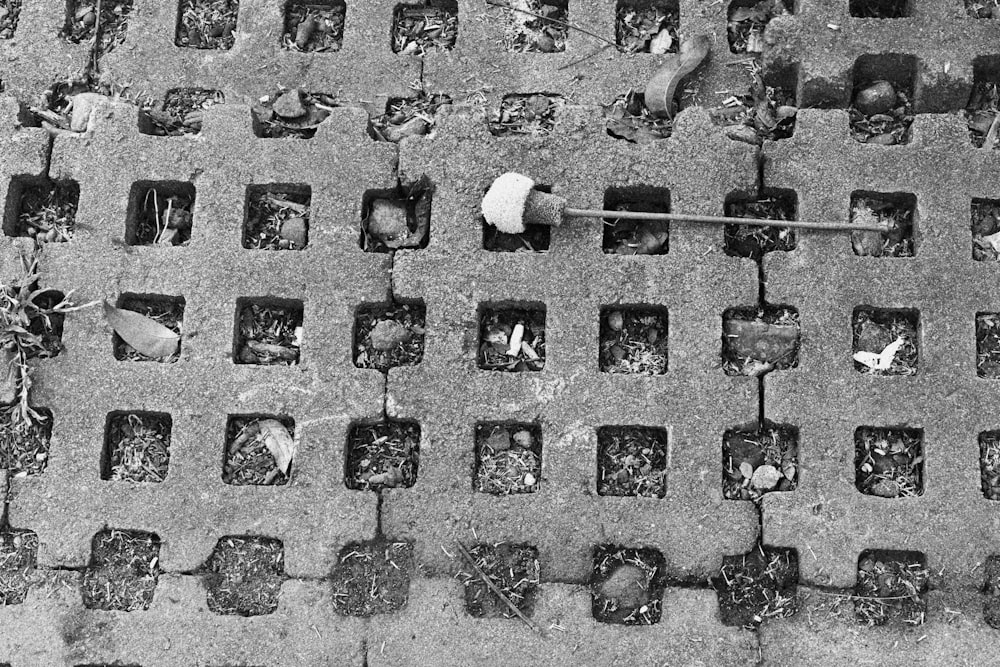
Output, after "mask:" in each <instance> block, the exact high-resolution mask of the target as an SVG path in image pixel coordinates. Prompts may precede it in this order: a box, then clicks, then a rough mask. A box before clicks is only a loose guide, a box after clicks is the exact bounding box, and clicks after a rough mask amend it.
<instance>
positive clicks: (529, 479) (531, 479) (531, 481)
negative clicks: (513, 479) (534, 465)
mask: <svg viewBox="0 0 1000 667" xmlns="http://www.w3.org/2000/svg"><path fill="white" fill-rule="evenodd" d="M535 481H536V480H535V476H534V475H532V474H531V473H530V472H529V473H526V474H525V475H524V485H525V486H534V485H535Z"/></svg>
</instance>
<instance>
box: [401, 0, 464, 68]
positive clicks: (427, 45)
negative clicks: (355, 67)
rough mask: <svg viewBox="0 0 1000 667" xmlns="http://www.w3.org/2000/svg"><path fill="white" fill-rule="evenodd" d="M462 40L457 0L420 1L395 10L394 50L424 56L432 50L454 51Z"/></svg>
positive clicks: (405, 54) (403, 5) (402, 4)
mask: <svg viewBox="0 0 1000 667" xmlns="http://www.w3.org/2000/svg"><path fill="white" fill-rule="evenodd" d="M457 39H458V2H456V0H419V1H417V2H406V3H400V4H398V5H396V9H395V10H393V12H392V44H391V46H392V52H393V53H398V54H400V55H404V56H422V55H424V54H425V53H427V51H429V50H431V49H442V50H445V51H450V50H451V49H453V48H455V42H456V40H457Z"/></svg>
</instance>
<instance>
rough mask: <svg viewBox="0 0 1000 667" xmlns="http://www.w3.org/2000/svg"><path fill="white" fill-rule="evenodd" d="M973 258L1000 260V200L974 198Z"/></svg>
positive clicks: (978, 259) (990, 260)
mask: <svg viewBox="0 0 1000 667" xmlns="http://www.w3.org/2000/svg"><path fill="white" fill-rule="evenodd" d="M998 117H1000V116H998ZM972 259H974V260H975V261H977V262H995V261H997V260H1000V200H997V199H979V198H976V199H973V200H972Z"/></svg>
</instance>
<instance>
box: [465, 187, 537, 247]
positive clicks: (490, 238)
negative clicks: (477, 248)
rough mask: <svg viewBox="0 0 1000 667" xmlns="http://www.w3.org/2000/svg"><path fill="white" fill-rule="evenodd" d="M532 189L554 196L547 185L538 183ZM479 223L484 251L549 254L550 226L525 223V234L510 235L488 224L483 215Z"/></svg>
mask: <svg viewBox="0 0 1000 667" xmlns="http://www.w3.org/2000/svg"><path fill="white" fill-rule="evenodd" d="M532 189H533V190H537V191H538V192H544V193H547V194H552V188H551V187H549V186H547V185H538V184H537V183H536V184H535V186H534V187H533V188H532ZM488 191H489V189H486V190H483V194H484V195H485V194H486V193H487V192H488ZM479 223H480V224H481V225H482V227H483V250H489V251H490V252H547V251H548V249H549V244H550V242H551V238H552V227H551V226H549V225H537V224H534V223H530V222H525V223H524V231H523V232H520V233H516V234H509V233H507V232H502V231H500V230H499V229H497V228H496V227H494V226H493V225H491V224H489V223H488V222H486V218H485V217H484V216H482V215H480V216H479Z"/></svg>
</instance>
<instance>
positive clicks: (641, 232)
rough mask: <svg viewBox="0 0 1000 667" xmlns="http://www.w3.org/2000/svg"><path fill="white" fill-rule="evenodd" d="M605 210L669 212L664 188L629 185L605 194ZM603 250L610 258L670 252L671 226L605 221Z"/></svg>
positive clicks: (655, 223) (650, 221)
mask: <svg viewBox="0 0 1000 667" xmlns="http://www.w3.org/2000/svg"><path fill="white" fill-rule="evenodd" d="M604 210H606V211H640V212H644V213H670V191H669V190H668V189H666V188H656V187H647V186H629V187H622V188H609V189H608V190H606V191H605V193H604ZM603 222H604V230H603V231H604V239H603V243H602V248H603V250H604V252H605V254H610V255H665V254H667V252H668V251H669V250H670V223H669V222H668V221H666V220H629V219H627V218H604V219H603Z"/></svg>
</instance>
